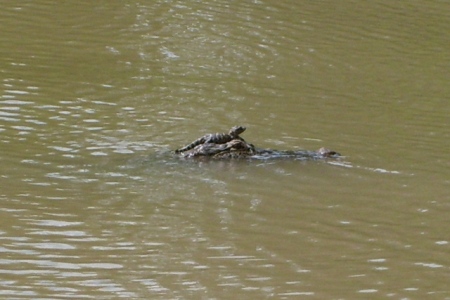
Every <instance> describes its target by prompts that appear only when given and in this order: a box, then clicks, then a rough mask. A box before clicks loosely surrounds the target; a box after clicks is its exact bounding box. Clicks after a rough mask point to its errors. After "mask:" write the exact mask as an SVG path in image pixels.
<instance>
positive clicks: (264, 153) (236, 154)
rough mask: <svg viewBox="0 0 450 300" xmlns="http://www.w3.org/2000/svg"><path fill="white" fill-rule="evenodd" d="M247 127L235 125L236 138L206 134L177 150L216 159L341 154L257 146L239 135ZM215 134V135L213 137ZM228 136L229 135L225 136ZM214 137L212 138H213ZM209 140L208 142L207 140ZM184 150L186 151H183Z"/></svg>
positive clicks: (329, 155)
mask: <svg viewBox="0 0 450 300" xmlns="http://www.w3.org/2000/svg"><path fill="white" fill-rule="evenodd" d="M244 130H245V127H242V126H235V127H233V128H232V129H231V130H230V133H231V132H232V131H233V132H234V134H235V136H236V138H232V137H231V138H230V136H231V134H230V133H229V134H228V135H227V134H213V135H205V136H203V137H201V138H199V139H197V140H196V141H194V142H193V143H191V144H189V145H187V146H185V147H183V148H181V149H180V150H176V151H175V152H176V153H178V154H180V155H181V156H182V157H185V158H195V157H197V158H198V157H209V158H215V159H230V158H256V159H268V158H294V159H323V158H336V157H339V156H341V155H340V154H339V153H338V152H336V151H333V150H329V149H327V148H320V149H318V150H317V151H309V150H274V149H264V148H256V147H255V146H254V145H253V144H250V143H247V142H246V141H245V140H244V139H242V138H241V137H239V133H242V132H243V131H244ZM212 136H214V137H212ZM223 136H227V137H223ZM211 137H212V138H211ZM206 141H207V142H206ZM183 152H184V153H183Z"/></svg>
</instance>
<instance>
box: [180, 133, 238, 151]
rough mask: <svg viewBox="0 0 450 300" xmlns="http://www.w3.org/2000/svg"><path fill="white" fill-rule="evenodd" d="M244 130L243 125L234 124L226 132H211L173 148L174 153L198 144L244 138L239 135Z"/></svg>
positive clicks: (219, 142) (218, 142)
mask: <svg viewBox="0 0 450 300" xmlns="http://www.w3.org/2000/svg"><path fill="white" fill-rule="evenodd" d="M244 131H245V127H244V126H234V127H232V128H231V129H230V131H229V132H228V133H211V134H207V135H204V136H202V137H200V138H198V139H196V140H195V141H193V142H192V143H190V144H189V145H186V146H184V147H183V148H180V149H177V150H175V153H182V152H185V151H188V150H191V149H193V148H195V147H196V146H198V145H203V144H225V143H228V142H230V141H231V140H234V139H239V140H242V141H243V140H244V139H242V138H241V137H239V135H240V134H241V133H243V132H244Z"/></svg>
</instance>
